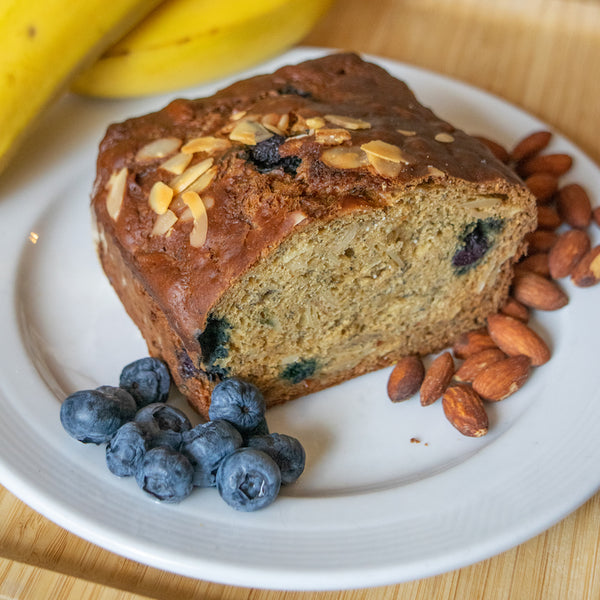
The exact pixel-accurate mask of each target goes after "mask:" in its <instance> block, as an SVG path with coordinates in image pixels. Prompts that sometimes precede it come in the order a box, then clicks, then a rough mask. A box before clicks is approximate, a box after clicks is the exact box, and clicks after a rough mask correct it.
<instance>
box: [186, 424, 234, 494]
mask: <svg viewBox="0 0 600 600" xmlns="http://www.w3.org/2000/svg"><path fill="white" fill-rule="evenodd" d="M241 445H242V436H241V435H240V433H239V431H238V430H237V429H236V428H235V427H234V426H233V425H232V424H231V423H229V422H228V421H209V422H208V423H203V424H201V425H197V426H196V427H194V428H193V429H191V430H190V431H186V432H184V434H183V444H182V446H181V453H182V454H183V455H184V456H186V457H187V458H188V459H189V461H190V462H191V463H192V466H193V467H194V485H195V486H198V487H212V486H214V485H216V477H217V469H218V468H219V465H220V464H221V461H222V460H223V459H224V458H225V457H226V456H228V455H229V454H231V453H232V452H233V451H234V450H237V449H238V448H239V447H240V446H241Z"/></svg>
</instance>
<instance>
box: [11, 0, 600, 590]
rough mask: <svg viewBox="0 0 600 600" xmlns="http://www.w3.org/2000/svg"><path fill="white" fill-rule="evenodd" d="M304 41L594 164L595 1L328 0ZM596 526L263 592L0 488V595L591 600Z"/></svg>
mask: <svg viewBox="0 0 600 600" xmlns="http://www.w3.org/2000/svg"><path fill="white" fill-rule="evenodd" d="M304 45H314V46H323V47H332V48H342V49H347V50H354V51H358V52H364V53H372V54H379V55H381V56H385V57H389V58H394V59H397V60H400V61H404V62H406V63H410V64H413V65H417V66H421V67H425V68H427V69H430V70H433V71H436V72H439V73H444V74H446V75H449V76H452V77H455V78H458V79H460V80H463V81H465V82H468V83H471V84H474V85H476V86H478V87H481V88H484V89H486V90H489V91H491V92H493V93H495V94H497V95H498V96H501V97H503V98H505V99H507V100H509V101H511V102H513V103H515V104H517V105H519V106H521V107H523V108H525V109H526V110H528V111H529V112H531V113H533V114H534V115H537V116H538V117H539V118H541V119H542V120H544V121H546V122H548V123H550V124H551V125H552V126H553V127H555V128H556V129H557V130H559V131H561V132H562V133H563V134H565V135H567V136H568V137H569V138H571V139H572V140H573V141H575V143H577V144H578V145H579V146H580V147H581V148H582V149H583V150H584V151H586V152H587V153H588V154H589V155H590V156H592V158H594V159H595V160H596V161H597V162H600V145H599V144H598V139H600V102H598V98H600V77H598V73H599V67H600V2H598V1H597V0H529V1H528V2H525V1H524V0H495V1H494V2H489V1H488V2H481V0H379V1H378V2H365V1H364V0H339V1H338V2H337V4H336V5H334V7H333V8H332V10H331V12H330V13H329V14H328V15H327V16H326V17H325V18H324V19H323V20H322V22H321V23H319V24H318V26H317V27H316V28H315V29H314V31H313V32H312V33H311V34H310V35H309V36H308V38H307V39H306V40H305V42H304ZM598 193H600V191H595V194H598ZM596 202H598V199H597V197H596ZM557 485H560V482H559V481H557ZM490 518H493V515H490ZM599 531H600V494H597V495H596V496H594V497H593V498H592V499H590V500H589V501H588V502H587V503H586V504H584V505H583V506H582V507H581V508H579V509H578V510H577V511H575V512H574V513H573V514H572V515H570V516H569V517H567V518H566V519H564V520H563V521H562V522H560V523H558V524H557V525H555V526H554V527H552V528H551V529H549V530H548V531H547V532H545V533H543V534H541V535H539V536H538V537H536V538H534V539H532V540H530V541H528V542H526V543H524V544H522V545H521V546H519V547H517V548H514V549H513V550H510V551H508V552H505V553H503V554H501V555H499V556H496V557H494V558H491V559H489V560H485V561H483V562H481V563H478V564H476V565H473V566H470V567H467V568H464V569H460V570H458V571H454V572H451V573H447V574H443V575H439V576H436V577H431V578H429V579H425V580H421V581H414V582H408V583H403V584H399V585H396V586H388V587H380V588H372V589H366V590H351V591H341V592H326V593H310V594H309V593H300V592H278V591H264V590H256V589H248V588H235V587H231V586H221V585H216V584H212V583H208V582H203V581H196V580H193V579H188V578H185V577H179V576H176V575H173V574H170V573H165V572H162V571H159V570H156V569H152V568H149V567H145V566H143V565H139V564H137V563H134V562H132V561H128V560H123V559H122V558H120V557H118V556H116V555H114V554H111V553H110V552H107V551H105V550H102V549H100V548H98V547H96V546H94V545H92V544H90V543H88V542H85V541H83V540H81V539H79V538H77V537H76V536H74V535H72V534H70V533H68V532H66V531H64V530H63V529H61V528H60V527H58V526H56V525H54V524H53V523H51V522H49V521H47V520H46V519H44V518H43V517H41V516H40V515H38V514H37V513H35V512H34V511H33V510H31V509H30V508H28V507H27V506H25V505H24V504H23V503H21V502H20V501H19V500H17V499H16V498H15V497H14V496H12V495H11V494H10V493H9V492H7V491H6V490H4V489H2V488H0V556H2V557H4V558H3V559H1V560H0V599H2V600H4V599H10V600H13V599H16V598H19V599H20V600H23V599H29V598H31V599H38V598H45V599H54V598H56V599H59V600H74V599H77V600H81V599H82V598H95V599H99V600H117V599H118V600H137V599H141V598H144V597H146V598H156V599H161V600H163V599H164V600H167V599H168V600H172V599H175V598H176V599H178V600H187V599H192V598H203V599H208V600H217V599H223V600H250V599H252V600H304V599H306V598H315V599H317V600H357V599H359V598H361V599H362V598H364V599H367V600H409V599H410V600H450V599H461V600H462V599H465V598H469V599H470V598H473V599H475V598H477V599H493V600H509V599H510V600H521V599H527V600H536V599H540V600H541V599H544V600H546V599H555V598H561V599H562V598H569V599H571V598H572V599H577V600H586V599H590V600H591V599H597V598H600V538H599V535H598V532H599Z"/></svg>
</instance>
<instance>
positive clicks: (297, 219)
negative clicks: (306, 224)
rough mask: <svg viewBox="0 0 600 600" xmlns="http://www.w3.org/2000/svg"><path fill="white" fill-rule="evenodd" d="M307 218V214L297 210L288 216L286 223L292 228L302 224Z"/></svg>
mask: <svg viewBox="0 0 600 600" xmlns="http://www.w3.org/2000/svg"><path fill="white" fill-rule="evenodd" d="M306 218H308V215H307V214H305V213H303V212H302V211H301V210H295V211H294V212H291V213H290V214H289V215H288V216H287V218H286V221H287V222H289V223H290V224H291V226H292V227H295V226H296V225H298V224H299V223H302V221H304V220H305V219H306Z"/></svg>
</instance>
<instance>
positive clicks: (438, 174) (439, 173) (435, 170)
mask: <svg viewBox="0 0 600 600" xmlns="http://www.w3.org/2000/svg"><path fill="white" fill-rule="evenodd" d="M427 174H428V175H431V176H432V177H445V176H446V174H445V173H444V171H440V170H439V169H438V168H437V167H434V166H432V165H428V167H427Z"/></svg>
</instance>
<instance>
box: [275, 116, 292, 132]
mask: <svg viewBox="0 0 600 600" xmlns="http://www.w3.org/2000/svg"><path fill="white" fill-rule="evenodd" d="M289 126H290V114H289V113H285V114H283V115H281V116H280V117H279V121H277V127H278V128H279V129H281V131H286V130H287V128H288V127H289Z"/></svg>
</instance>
